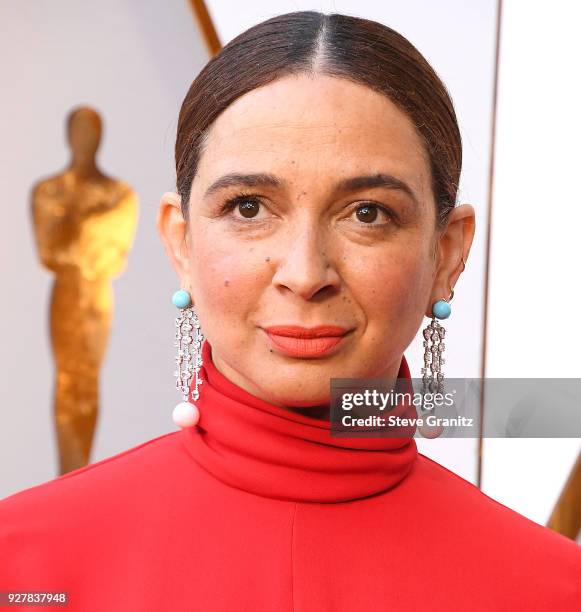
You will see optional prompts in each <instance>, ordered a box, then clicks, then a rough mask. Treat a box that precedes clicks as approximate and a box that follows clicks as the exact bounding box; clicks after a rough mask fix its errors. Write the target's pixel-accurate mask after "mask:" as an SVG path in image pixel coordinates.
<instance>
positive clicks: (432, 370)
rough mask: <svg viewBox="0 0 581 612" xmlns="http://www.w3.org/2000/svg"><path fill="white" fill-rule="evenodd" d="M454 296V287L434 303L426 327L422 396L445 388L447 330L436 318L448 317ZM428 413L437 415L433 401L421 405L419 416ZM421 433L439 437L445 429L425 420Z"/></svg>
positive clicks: (425, 435) (420, 427)
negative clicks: (445, 338) (443, 366)
mask: <svg viewBox="0 0 581 612" xmlns="http://www.w3.org/2000/svg"><path fill="white" fill-rule="evenodd" d="M453 297H454V290H453V289H452V291H451V294H450V297H449V299H448V300H445V299H441V300H438V301H437V302H434V303H433V304H432V320H431V321H430V323H429V324H428V325H427V326H426V328H425V329H424V332H423V333H424V367H423V368H422V397H425V395H426V394H427V393H442V392H443V388H444V372H443V371H442V365H443V364H444V348H445V345H444V337H445V335H446V330H445V329H444V328H443V327H442V325H440V324H439V323H438V321H436V319H447V318H448V317H449V316H450V314H451V312H452V308H451V307H450V303H449V301H450V300H452V298H453ZM428 415H435V408H434V404H433V402H430V405H429V407H428V406H426V405H424V402H423V401H422V404H421V405H420V412H419V415H418V416H419V417H421V418H422V419H424V420H425V419H426V418H427V416H428ZM418 430H419V432H420V434H421V435H422V436H423V437H424V438H437V437H438V436H440V435H441V434H442V432H443V430H444V428H443V426H442V425H438V424H429V422H425V423H424V424H422V425H419V426H418Z"/></svg>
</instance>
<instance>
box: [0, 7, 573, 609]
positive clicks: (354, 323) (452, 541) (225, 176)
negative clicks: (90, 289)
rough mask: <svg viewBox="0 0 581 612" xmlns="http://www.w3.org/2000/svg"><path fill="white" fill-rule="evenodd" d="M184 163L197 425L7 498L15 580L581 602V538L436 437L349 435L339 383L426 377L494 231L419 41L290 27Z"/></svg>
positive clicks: (363, 27) (233, 87)
mask: <svg viewBox="0 0 581 612" xmlns="http://www.w3.org/2000/svg"><path fill="white" fill-rule="evenodd" d="M176 167H177V193H175V194H165V195H164V196H163V197H162V201H161V205H160V209H159V215H158V230H159V233H160V236H161V238H162V240H163V243H164V245H165V249H166V252H167V254H168V256H169V258H170V260H171V262H172V264H173V266H174V268H175V270H176V274H177V277H178V280H179V286H180V287H181V290H180V291H178V292H177V293H176V295H175V296H174V303H175V304H176V306H178V307H179V308H180V314H179V316H178V319H177V323H178V331H177V340H178V342H177V344H178V349H179V351H180V352H179V353H178V357H177V362H178V374H179V378H178V386H179V385H182V390H183V391H184V398H183V399H184V401H183V402H182V403H181V404H179V405H178V406H177V407H176V409H175V410H174V419H175V421H176V423H178V424H179V425H180V426H181V427H182V429H181V430H180V431H177V432H174V433H170V434H166V435H163V436H160V437H158V438H156V439H154V440H150V441H149V442H146V443H145V444H141V445H140V446H137V447H135V448H132V449H129V450H127V451H125V452H123V453H121V454H118V455H115V456H113V457H110V458H108V459H105V460H103V461H100V462H97V463H94V464H92V465H89V466H87V467H85V468H83V469H80V470H76V471H74V472H71V473H69V474H67V475H65V476H62V477H60V478H57V479H55V480H53V481H50V482H48V483H44V484H42V485H40V486H37V487H34V488H32V489H29V490H27V491H24V492H21V493H19V494H16V495H13V496H11V497H9V498H7V499H5V500H4V501H3V502H2V503H1V504H0V546H1V550H2V562H1V568H0V589H4V590H13V591H14V590H26V591H31V590H37V591H39V590H51V591H63V592H67V593H68V597H69V602H70V603H69V605H70V606H72V609H75V610H77V609H78V610H166V609H167V610H204V611H208V610H253V611H254V610H273V611H274V610H276V611H279V610H309V611H311V610H316V611H319V610H321V611H326V610H329V611H343V610H345V611H347V610H349V611H352V610H418V609H419V610H466V609H470V610H527V611H530V610H553V611H556V610H572V609H575V608H576V607H577V606H578V605H579V601H580V596H581V552H580V550H579V547H578V546H577V545H576V544H575V543H574V542H572V541H570V540H568V539H566V538H564V537H563V536H560V535H559V534H557V533H555V532H553V531H550V530H548V529H546V528H545V527H542V526H540V525H538V524H536V523H533V522H532V521H530V520H528V519H526V518H525V517H523V516H521V515H519V514H517V513H516V512H514V511H512V510H510V509H509V508H507V507H505V506H503V505H502V504H499V503H498V502H496V501H494V500H492V499H490V498H489V497H487V496H486V495H484V494H483V493H482V492H481V491H480V490H479V489H478V488H477V487H475V486H474V485H472V484H471V483H469V482H467V481H465V480H463V479H462V478H460V477H459V476H456V475H455V474H453V473H452V472H450V471H448V470H447V469H445V468H444V467H442V466H440V465H438V464H437V463H435V462H433V461H431V460H430V459H428V458H427V457H425V456H423V455H421V454H419V453H418V452H417V448H416V444H415V441H414V438H413V437H410V436H408V437H366V438H362V437H336V436H332V435H331V432H330V425H329V406H330V391H329V380H330V379H331V378H364V379H366V378H376V377H384V378H395V377H396V376H397V377H399V378H403V379H406V380H408V381H409V379H410V372H409V368H408V365H407V362H406V360H405V357H404V356H403V351H404V350H405V349H406V347H407V346H408V345H409V344H410V342H411V341H412V339H413V338H414V336H415V334H416V333H417V332H418V329H419V328H420V325H421V324H422V320H423V317H424V316H428V317H432V316H434V317H435V316H437V317H439V318H445V317H446V316H447V315H448V314H449V306H448V302H449V301H450V299H451V294H452V293H453V287H454V285H455V284H456V281H457V280H458V277H459V275H460V274H461V272H462V270H463V267H464V262H465V261H466V259H467V257H468V253H469V250H470V247H471V243H472V239H473V236H474V209H473V208H472V207H471V206H469V205H467V204H465V205H462V206H455V203H456V191H457V186H458V180H459V176H460V168H461V143H460V134H459V130H458V126H457V122H456V117H455V114H454V110H453V107H452V102H451V100H450V98H449V96H448V94H447V92H446V89H445V87H444V85H443V84H442V83H441V81H440V80H439V78H438V77H437V75H436V74H435V73H434V71H433V69H432V68H431V67H430V66H429V65H428V63H427V62H426V60H425V59H424V58H423V57H422V56H421V55H420V54H419V52H418V51H417V50H416V49H415V48H414V47H413V46H412V45H411V44H410V43H409V42H408V41H407V40H406V39H404V38H403V37H402V36H400V35H399V34H397V33H396V32H394V31H393V30H391V29H389V28H387V27H385V26H383V25H380V24H378V23H374V22H372V21H367V20H363V19H357V18H354V17H346V16H343V15H336V14H335V15H323V14H320V13H317V12H311V11H308V12H296V13H290V14H287V15H282V16H278V17H275V18H273V19H269V20H268V21H265V22H263V23H261V24H259V25H257V26H255V27H253V28H251V29H249V30H248V31H246V32H244V33H243V34H241V35H240V36H238V37H237V38H236V39H234V40H233V41H232V42H230V43H229V44H228V45H227V46H226V47H225V48H224V49H223V50H222V52H221V53H220V54H219V55H218V56H217V57H215V58H214V59H212V60H211V61H210V62H209V63H208V65H207V66H206V67H205V68H204V70H202V72H201V73H200V74H199V75H198V77H197V78H196V79H195V81H194V82H193V84H192V86H191V88H190V90H189V92H188V94H187V95H186V98H185V100H184V103H183V106H182V109H181V113H180V117H179V124H178V133H177V143H176ZM440 309H442V310H440ZM196 325H200V328H197V327H196ZM191 347H193V350H190V349H191ZM198 349H200V350H198Z"/></svg>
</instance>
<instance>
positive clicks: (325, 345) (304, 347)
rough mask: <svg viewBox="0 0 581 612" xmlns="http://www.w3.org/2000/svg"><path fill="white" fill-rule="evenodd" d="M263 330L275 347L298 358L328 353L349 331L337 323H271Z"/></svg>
mask: <svg viewBox="0 0 581 612" xmlns="http://www.w3.org/2000/svg"><path fill="white" fill-rule="evenodd" d="M264 331H265V332H266V333H267V335H268V338H269V340H270V342H271V344H272V346H273V347H274V348H275V349H277V350H278V351H280V352H282V353H284V354H286V355H289V356H291V357H299V358H305V357H320V356H323V355H327V354H329V353H330V352H331V351H332V350H333V349H334V348H335V347H336V346H338V345H339V344H340V343H341V342H342V341H343V339H344V338H345V335H346V334H347V333H348V332H349V330H348V329H345V328H344V327H338V326H337V325H318V326H317V327H310V328H308V327H301V326H299V325H273V326H271V327H267V328H265V330H264Z"/></svg>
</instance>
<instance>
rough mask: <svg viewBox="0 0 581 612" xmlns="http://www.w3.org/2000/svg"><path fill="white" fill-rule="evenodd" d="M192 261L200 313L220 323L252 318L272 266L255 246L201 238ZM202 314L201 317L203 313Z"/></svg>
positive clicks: (194, 286) (198, 239)
mask: <svg viewBox="0 0 581 612" xmlns="http://www.w3.org/2000/svg"><path fill="white" fill-rule="evenodd" d="M194 240H196V242H195V244H197V247H198V248H197V249H195V257H194V258H193V260H192V286H193V291H194V295H195V296H196V297H195V299H196V303H197V304H198V305H199V307H200V309H203V310H204V311H206V312H208V313H211V314H212V315H213V316H216V315H217V314H218V313H219V314H220V316H219V317H216V318H217V319H222V320H223V319H224V318H225V317H226V318H230V319H234V318H238V319H240V318H241V317H242V316H244V315H246V314H248V312H249V311H250V310H252V308H253V307H254V305H256V304H257V303H258V298H259V296H260V294H261V293H262V292H263V290H264V285H265V283H267V282H268V278H269V276H268V263H267V262H265V261H264V257H261V256H260V254H259V253H258V251H257V250H256V248H255V247H254V246H251V245H243V248H241V247H240V245H239V244H236V243H235V241H233V240H228V239H227V238H219V237H216V236H214V237H212V236H211V235H210V234H207V235H206V236H205V237H204V236H203V235H202V236H197V237H195V238H194ZM200 314H201V313H200Z"/></svg>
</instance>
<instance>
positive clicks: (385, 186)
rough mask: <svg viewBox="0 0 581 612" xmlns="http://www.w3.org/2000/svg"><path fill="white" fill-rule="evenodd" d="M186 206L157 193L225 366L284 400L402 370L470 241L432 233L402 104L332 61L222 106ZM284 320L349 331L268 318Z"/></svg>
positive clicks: (417, 146) (177, 258) (416, 144)
mask: <svg viewBox="0 0 581 612" xmlns="http://www.w3.org/2000/svg"><path fill="white" fill-rule="evenodd" d="M244 177H245V178H244ZM461 208H464V207H461ZM189 209H190V219H189V222H190V227H189V229H187V230H186V226H185V224H184V223H183V219H181V217H180V213H179V203H178V202H176V199H175V198H172V197H171V194H168V195H166V196H164V198H163V199H162V206H161V208H160V216H159V220H158V227H159V228H160V231H161V234H162V236H163V237H164V240H165V242H166V245H167V246H168V247H169V249H168V252H169V253H170V257H171V258H172V261H173V262H174V265H175V267H176V270H177V272H178V275H179V277H180V280H181V286H182V287H184V288H186V289H189V290H190V293H191V294H192V297H193V301H194V303H195V306H196V312H197V313H198V315H199V317H200V322H201V326H202V330H203V331H204V333H205V335H206V337H207V338H208V340H209V342H210V344H211V345H212V349H213V359H214V362H215V364H216V367H217V368H218V370H220V371H221V372H222V373H223V374H224V375H225V376H226V377H227V378H229V379H230V380H231V381H232V382H234V383H235V384H237V385H239V386H240V387H242V388H244V389H246V390H247V391H249V392H250V393H252V394H254V395H256V396H258V397H260V398H262V399H265V400H266V401H269V402H271V403H274V404H277V405H281V406H288V407H300V406H311V405H320V404H324V403H326V402H328V401H329V397H330V379H331V378H340V377H345V378H359V377H362V378H367V377H379V376H382V377H383V376H385V377H395V376H397V373H398V369H399V366H400V363H401V358H402V354H403V351H404V350H405V349H406V347H407V346H408V345H409V344H410V342H411V341H412V339H413V338H414V335H415V334H416V333H417V331H418V329H419V327H420V325H421V324H422V320H423V317H424V316H430V312H431V305H432V303H433V302H434V301H436V300H437V299H440V298H448V297H449V294H450V287H451V285H452V284H453V282H454V280H455V278H457V275H456V276H455V277H453V276H452V275H453V273H454V272H457V273H458V274H459V272H460V270H461V263H460V258H461V256H462V254H463V253H464V254H465V255H466V254H467V251H468V249H469V246H470V240H471V234H470V231H468V232H466V231H463V230H462V227H465V226H464V225H462V224H458V223H455V230H453V231H451V232H450V233H449V234H448V236H447V237H446V235H445V234H440V233H439V232H436V230H435V219H436V206H435V202H434V196H433V193H432V190H431V173H430V166H429V160H428V158H427V154H426V152H425V150H424V147H423V145H422V142H421V140H420V137H419V136H418V135H417V133H416V130H415V128H414V126H413V124H412V123H411V120H410V119H409V118H408V117H407V115H406V114H404V113H403V112H402V111H400V110H399V109H398V108H397V107H396V106H395V105H394V104H393V103H392V102H391V101H390V100H389V99H387V98H386V97H385V96H383V95H381V94H378V93H376V92H374V91H373V90H371V89H369V88H367V87H365V86H362V85H357V84H354V83H352V82H350V81H348V80H344V79H338V78H334V77H328V76H317V77H316V78H312V77H308V76H303V75H301V76H291V77H287V78H283V79H280V80H277V81H275V82H273V83H271V84H269V85H267V86H264V87H261V88H259V89H256V90H254V91H251V92H249V93H248V94H246V95H244V96H243V97H241V98H239V99H238V100H237V101H236V102H234V103H233V104H232V105H231V106H230V107H228V108H227V109H226V110H225V111H224V112H223V113H222V114H221V115H220V116H219V118H218V119H217V120H216V121H215V123H214V124H213V125H212V127H211V130H210V132H209V136H208V139H207V142H206V146H205V148H204V151H203V153H202V155H201V157H200V162H199V167H198V171H197V174H196V176H195V178H194V181H193V184H192V191H191V199H190V205H189ZM468 209H469V210H465V211H464V217H467V218H468V219H469V218H470V217H471V215H473V211H472V208H471V207H470V206H468ZM471 211H472V212H471ZM455 212H456V211H455ZM460 216H462V215H460ZM472 218H473V217H472ZM186 231H187V235H186V236H185V238H186V244H187V247H188V248H187V250H185V251H182V250H180V248H179V244H180V241H181V239H183V238H184V232H186ZM472 232H473V228H472ZM281 325H293V326H300V327H304V328H313V327H316V326H322V325H333V326H338V327H340V328H342V329H343V330H345V334H344V335H343V336H340V337H339V338H335V339H329V338H327V339H322V340H313V339H311V340H300V339H298V340H297V339H296V338H294V339H293V338H290V339H289V338H285V337H281V336H280V335H277V334H276V333H268V331H267V330H268V329H269V328H271V327H274V326H281ZM274 331H275V332H276V331H277V330H274ZM323 333H326V332H323Z"/></svg>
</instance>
